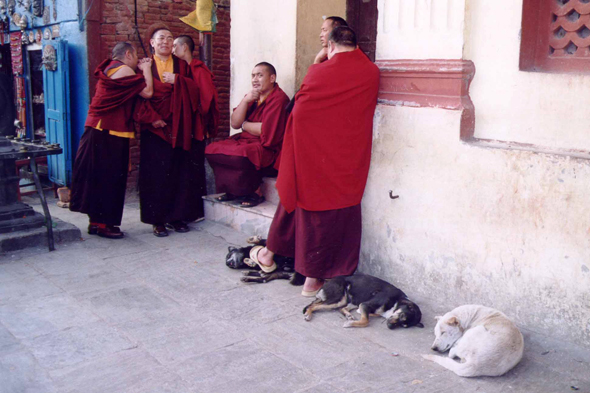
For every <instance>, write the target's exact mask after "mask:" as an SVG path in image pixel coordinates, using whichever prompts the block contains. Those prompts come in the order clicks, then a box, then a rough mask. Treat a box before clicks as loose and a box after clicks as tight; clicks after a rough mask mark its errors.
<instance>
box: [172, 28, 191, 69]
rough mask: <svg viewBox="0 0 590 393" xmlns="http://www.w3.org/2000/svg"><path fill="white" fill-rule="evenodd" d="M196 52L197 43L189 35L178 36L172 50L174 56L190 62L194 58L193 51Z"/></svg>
mask: <svg viewBox="0 0 590 393" xmlns="http://www.w3.org/2000/svg"><path fill="white" fill-rule="evenodd" d="M194 50H195V42H194V41H193V39H192V38H191V37H190V36H188V35H181V36H178V38H177V39H175V40H174V46H173V48H172V54H174V56H176V57H178V58H180V59H182V60H186V61H187V62H190V60H192V58H193V51H194Z"/></svg>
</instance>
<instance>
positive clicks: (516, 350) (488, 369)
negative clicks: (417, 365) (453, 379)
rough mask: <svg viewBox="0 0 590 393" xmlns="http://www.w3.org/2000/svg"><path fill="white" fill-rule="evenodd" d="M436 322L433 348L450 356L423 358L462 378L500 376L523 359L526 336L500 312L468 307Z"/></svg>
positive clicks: (458, 308)
mask: <svg viewBox="0 0 590 393" xmlns="http://www.w3.org/2000/svg"><path fill="white" fill-rule="evenodd" d="M436 319H437V320H438V322H437V324H436V326H435V327H434V336H435V339H434V343H433V344H432V349H433V350H435V351H438V352H445V351H449V357H442V356H435V355H422V357H423V358H424V359H427V360H431V361H433V362H436V363H438V364H440V365H441V366H443V367H445V368H447V369H449V370H451V371H453V372H454V373H455V374H457V375H459V376H461V377H477V376H490V377H495V376H499V375H502V374H504V373H505V372H507V371H508V370H510V369H511V368H513V367H514V366H516V365H517V364H518V362H520V359H522V353H523V351H524V340H523V338H522V334H521V333H520V330H518V328H517V327H516V325H514V323H513V322H512V321H511V320H509V319H508V317H506V315H504V314H503V313H501V312H500V311H498V310H495V309H493V308H489V307H484V306H477V305H465V306H460V307H457V308H456V309H454V310H453V311H450V312H448V313H446V314H445V315H444V316H442V317H436ZM454 359H458V360H459V361H458V362H457V361H455V360H454Z"/></svg>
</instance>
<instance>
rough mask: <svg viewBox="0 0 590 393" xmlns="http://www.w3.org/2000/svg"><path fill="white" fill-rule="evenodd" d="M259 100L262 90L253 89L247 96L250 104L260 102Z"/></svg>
mask: <svg viewBox="0 0 590 393" xmlns="http://www.w3.org/2000/svg"><path fill="white" fill-rule="evenodd" d="M258 98H260V89H252V90H250V92H249V93H248V94H247V95H246V101H248V102H252V101H258Z"/></svg>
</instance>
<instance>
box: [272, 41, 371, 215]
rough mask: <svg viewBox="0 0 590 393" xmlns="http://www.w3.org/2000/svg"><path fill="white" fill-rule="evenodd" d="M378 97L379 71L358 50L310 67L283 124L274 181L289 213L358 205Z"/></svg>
mask: <svg viewBox="0 0 590 393" xmlns="http://www.w3.org/2000/svg"><path fill="white" fill-rule="evenodd" d="M378 91H379V68H378V67H377V66H376V65H375V64H373V63H372V62H371V61H370V60H369V59H368V58H367V56H366V55H365V54H364V53H363V52H362V51H361V50H360V49H355V50H353V51H351V52H343V53H337V54H336V55H334V57H332V58H331V59H330V60H329V61H326V62H324V63H321V64H314V65H312V66H310V67H309V71H308V73H307V75H306V76H305V78H304V79H303V82H302V84H301V89H300V90H299V92H298V93H297V95H296V96H295V106H294V107H293V112H292V113H291V116H290V117H289V122H288V123H287V129H286V131H285V142H284V144H283V152H282V156H281V165H280V168H279V177H278V179H277V189H278V191H279V196H280V198H281V203H282V205H283V206H284V207H285V209H286V210H287V211H288V212H292V211H293V210H295V207H297V206H299V207H301V208H303V209H305V210H309V211H322V210H333V209H342V208H345V207H350V206H355V205H358V204H359V203H360V202H361V199H362V197H363V192H364V190H365V185H366V182H367V176H368V173H369V164H370V160H371V144H372V136H373V115H374V113H375V107H376V106H377V93H378Z"/></svg>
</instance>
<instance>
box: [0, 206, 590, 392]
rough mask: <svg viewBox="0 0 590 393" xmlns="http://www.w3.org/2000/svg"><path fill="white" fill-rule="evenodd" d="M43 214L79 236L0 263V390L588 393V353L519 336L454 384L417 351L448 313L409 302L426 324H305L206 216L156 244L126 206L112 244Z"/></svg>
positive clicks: (75, 219)
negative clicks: (480, 372)
mask: <svg viewBox="0 0 590 393" xmlns="http://www.w3.org/2000/svg"><path fill="white" fill-rule="evenodd" d="M27 203H31V205H33V206H35V204H34V201H27ZM36 208H38V206H37V207H36ZM50 208H51V210H52V214H53V215H54V216H56V217H59V218H61V219H62V220H63V221H67V222H71V223H73V224H74V225H76V226H77V227H78V228H79V229H80V230H81V231H82V237H81V239H80V240H78V241H75V242H70V243H65V244H57V246H56V251H54V252H48V251H47V249H46V248H44V247H33V248H30V249H26V250H21V251H15V252H10V253H3V254H0V392H1V393H4V392H7V393H13V392H60V393H61V392H66V393H67V392H85V393H86V392H109V393H111V392H125V393H134V392H141V393H144V392H148V393H149V392H154V393H155V392H158V393H161V392H164V393H165V392H174V393H183V392H211V391H214V392H232V393H233V392H256V393H258V392H302V393H303V392H306V393H321V392H330V393H334V392H336V393H338V392H371V393H373V392H403V393H404V392H449V391H453V392H478V393H481V392H485V393H505V392H527V393H528V392H535V393H549V392H551V393H554V392H572V391H577V392H586V393H590V349H589V348H583V347H577V346H575V345H572V344H570V343H567V342H561V341H558V340H553V339H552V338H551V337H548V336H542V335H540V334H538V333H536V332H532V331H528V330H523V335H524V338H525V355H524V358H523V360H522V361H521V363H520V364H519V365H517V366H516V367H515V368H514V369H513V370H511V371H509V372H508V373H507V374H506V375H504V376H502V377H497V378H460V377H458V376H456V375H455V374H453V373H452V372H450V371H447V370H445V369H443V368H441V367H440V366H438V365H437V364H434V363H432V362H429V361H426V360H424V359H422V357H421V356H420V355H421V354H423V353H430V352H431V350H430V345H431V344H432V341H433V338H434V336H433V328H434V325H435V320H434V316H435V315H440V314H442V313H444V312H445V311H446V310H447V309H450V308H451V307H450V306H449V305H445V304H440V303H434V302H432V301H429V300H427V299H420V298H413V300H415V301H416V302H417V303H418V304H420V306H421V309H422V312H423V323H424V325H425V328H424V329H419V328H410V329H401V328H400V329H396V330H389V329H387V327H386V325H385V324H384V320H383V319H379V318H372V319H371V321H370V324H369V326H368V327H367V328H364V329H346V328H343V326H342V325H343V323H344V322H345V319H344V317H343V316H342V315H341V314H340V313H338V312H333V311H332V312H318V313H315V314H314V317H313V319H312V320H311V321H309V322H308V321H305V320H304V319H303V315H302V309H303V307H304V306H306V305H307V304H308V303H310V302H311V300H312V299H309V298H304V297H302V296H301V294H300V292H301V288H300V287H294V286H292V285H290V284H289V283H288V281H286V280H277V281H274V282H270V283H267V284H251V283H242V282H241V281H240V278H241V277H242V272H241V271H237V270H232V269H229V268H227V267H226V266H225V255H226V253H227V247H228V246H236V245H239V246H244V245H246V243H245V240H246V237H247V234H244V233H241V232H238V231H235V230H233V229H230V228H228V227H226V226H223V225H220V224H218V223H214V222H210V221H202V222H199V223H190V225H189V226H190V227H191V232H189V233H185V234H178V233H174V232H171V234H170V236H169V237H167V238H162V239H160V238H156V237H154V236H153V235H152V233H151V226H149V225H145V224H143V223H141V222H140V221H139V209H138V205H137V202H134V201H131V202H130V203H127V204H126V208H125V213H124V218H123V226H122V227H123V230H124V231H125V232H126V238H125V239H122V240H109V239H103V238H99V237H97V236H90V235H88V234H86V233H85V227H86V225H87V223H88V220H87V217H85V216H84V215H82V214H78V213H72V212H69V211H68V210H64V209H59V208H58V207H56V206H54V205H51V206H50ZM575 389H577V390H575Z"/></svg>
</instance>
